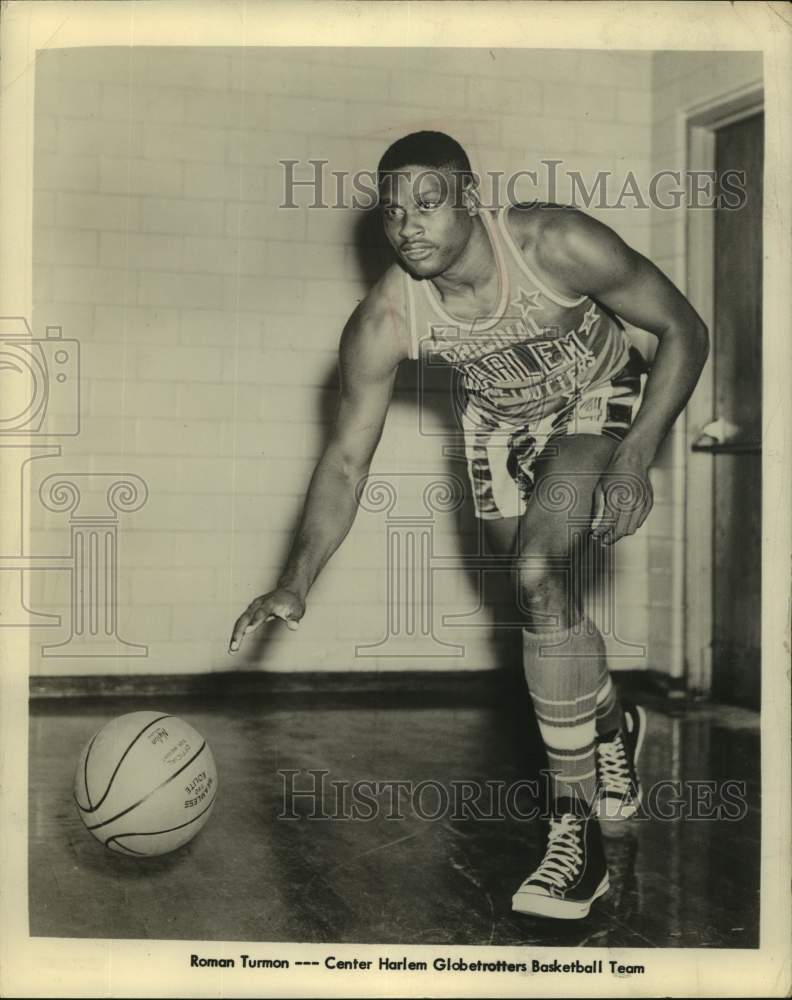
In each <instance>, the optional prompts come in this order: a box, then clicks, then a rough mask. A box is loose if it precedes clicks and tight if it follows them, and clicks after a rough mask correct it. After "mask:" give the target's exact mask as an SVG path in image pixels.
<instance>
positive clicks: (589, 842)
mask: <svg viewBox="0 0 792 1000" xmlns="http://www.w3.org/2000/svg"><path fill="white" fill-rule="evenodd" d="M607 891H608V868H607V865H606V863H605V852H604V851H603V848H602V837H601V835H600V830H599V825H598V823H597V820H596V817H594V816H592V815H590V814H589V815H584V814H583V813H582V812H581V810H580V808H579V807H578V808H577V809H575V806H574V804H573V803H572V801H571V800H569V799H560V800H558V801H557V802H556V806H555V815H554V816H553V817H552V818H551V820H550V833H549V836H548V838H547V850H546V851H545V856H544V858H543V859H542V862H541V864H540V865H539V867H538V868H537V869H536V871H535V872H534V873H533V874H532V875H529V876H528V878H527V879H526V880H525V881H524V882H523V884H522V885H521V886H520V888H519V889H518V890H517V892H515V894H514V895H513V896H512V909H513V910H516V911H517V912H518V913H528V914H533V915H535V916H540V917H559V918H561V919H562V920H575V919H578V918H580V917H586V916H588V912H589V910H590V909H591V904H592V903H593V902H594V900H595V899H597V898H598V897H599V896H602V895H603V894H604V893H606V892H607Z"/></svg>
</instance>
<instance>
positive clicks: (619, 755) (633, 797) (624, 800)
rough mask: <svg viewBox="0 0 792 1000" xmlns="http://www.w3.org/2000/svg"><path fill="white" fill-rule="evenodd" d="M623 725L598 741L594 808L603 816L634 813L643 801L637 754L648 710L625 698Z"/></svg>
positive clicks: (612, 817) (623, 816)
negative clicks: (609, 735) (616, 731)
mask: <svg viewBox="0 0 792 1000" xmlns="http://www.w3.org/2000/svg"><path fill="white" fill-rule="evenodd" d="M622 709H623V711H624V729H623V730H622V731H621V732H618V733H616V735H615V736H613V737H612V738H611V739H608V740H598V741H597V798H596V801H595V812H596V814H597V816H598V817H599V818H600V819H601V820H622V819H629V818H630V816H633V815H634V814H635V813H636V812H637V811H638V808H639V807H640V805H641V782H640V780H639V778H638V771H637V765H638V758H639V757H640V755H641V747H642V746H643V741H644V736H645V735H646V712H644V710H643V709H642V708H641V707H640V706H639V705H633V704H631V703H630V702H622Z"/></svg>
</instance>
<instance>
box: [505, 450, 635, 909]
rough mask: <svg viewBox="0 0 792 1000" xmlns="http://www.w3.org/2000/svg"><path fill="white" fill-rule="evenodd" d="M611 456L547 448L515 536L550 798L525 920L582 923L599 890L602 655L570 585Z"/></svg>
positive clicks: (603, 880) (521, 903)
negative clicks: (542, 853) (545, 834)
mask: <svg viewBox="0 0 792 1000" xmlns="http://www.w3.org/2000/svg"><path fill="white" fill-rule="evenodd" d="M615 447H616V442H615V441H613V440H612V439H610V438H606V437H598V436H590V435H571V436H567V437H564V436H560V437H556V438H554V439H553V441H552V447H548V448H547V449H545V452H544V454H543V457H540V459H539V460H538V461H537V462H536V463H535V465H534V467H533V491H532V494H531V496H530V499H529V500H528V502H527V505H526V510H525V513H524V514H523V516H522V518H521V520H520V524H519V527H518V532H517V539H516V545H515V558H514V571H515V579H516V585H517V589H518V598H519V605H520V608H521V611H522V614H523V617H524V622H525V626H524V629H523V667H524V670H525V677H526V681H527V684H528V690H529V692H530V695H531V698H532V700H533V702H534V707H535V710H536V717H537V721H538V724H539V728H540V731H541V733H542V738H543V740H544V744H545V748H546V750H547V757H548V764H549V768H550V771H551V776H550V781H551V796H552V812H551V818H550V834H549V838H548V847H547V851H546V853H545V856H544V858H543V860H542V862H541V863H540V865H539V866H538V867H537V869H536V870H535V871H534V872H533V873H532V874H531V875H530V876H529V877H528V878H527V879H526V880H525V882H524V883H523V884H522V885H521V886H520V888H519V889H518V891H517V892H516V893H515V895H514V898H513V904H512V905H513V907H514V908H515V909H516V910H518V911H520V912H524V913H531V914H540V915H544V916H556V917H571V918H576V917H582V916H585V915H586V914H587V913H588V911H589V908H590V906H591V903H592V902H593V901H594V900H595V899H596V898H597V897H598V896H600V895H602V894H603V893H604V892H606V891H607V888H608V872H607V866H606V863H605V855H604V851H603V848H602V841H601V835H600V831H599V827H598V824H597V820H596V818H595V817H594V815H593V812H592V809H593V805H594V800H595V796H596V791H597V767H596V720H597V694H598V691H599V689H600V688H601V686H602V684H601V674H602V670H603V659H604V647H603V643H602V637H601V635H600V634H599V632H598V631H597V630H596V629H595V628H594V627H593V626H592V625H591V624H590V623H589V622H588V619H585V618H584V616H583V613H582V608H581V595H580V593H579V592H578V588H577V587H576V585H575V581H577V580H579V579H580V578H581V576H580V570H579V561H580V559H581V558H582V557H583V555H584V552H585V547H586V545H587V544H588V528H589V526H590V518H591V511H592V506H593V495H594V488H595V486H596V484H597V482H598V480H599V477H600V475H601V474H602V472H603V471H604V470H605V468H606V467H607V464H608V462H609V460H610V457H611V455H612V454H613V450H614V448H615Z"/></svg>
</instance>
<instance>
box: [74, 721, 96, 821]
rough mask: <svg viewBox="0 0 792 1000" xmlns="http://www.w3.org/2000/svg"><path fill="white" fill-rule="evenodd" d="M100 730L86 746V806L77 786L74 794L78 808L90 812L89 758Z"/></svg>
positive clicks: (84, 774) (84, 765)
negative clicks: (78, 796)
mask: <svg viewBox="0 0 792 1000" xmlns="http://www.w3.org/2000/svg"><path fill="white" fill-rule="evenodd" d="M99 732H101V730H99ZM99 732H96V733H94V734H93V736H92V737H91V742H90V743H89V744H88V747H87V748H86V751H85V760H84V761H83V769H82V770H83V787H84V789H85V797H86V799H87V800H88V805H87V806H84V805H83V804H82V803H81V802H80V800H79V799H78V798H77V789H76V788H75V789H74V796H73V798H74V801H75V802H76V803H77V808H78V809H81V810H82V811H83V812H90V811H91V810H92V809H93V805H92V804H91V790H90V789H89V788H88V758H89V757H90V756H91V750H93V745H94V743H96V737H97V736H98V735H99Z"/></svg>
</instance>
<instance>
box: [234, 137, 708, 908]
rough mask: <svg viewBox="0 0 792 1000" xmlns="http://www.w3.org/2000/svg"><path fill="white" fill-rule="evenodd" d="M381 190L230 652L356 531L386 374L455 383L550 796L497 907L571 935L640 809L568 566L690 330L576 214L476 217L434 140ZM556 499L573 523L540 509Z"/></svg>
mask: <svg viewBox="0 0 792 1000" xmlns="http://www.w3.org/2000/svg"><path fill="white" fill-rule="evenodd" d="M379 185H380V192H379V193H380V202H381V208H382V213H383V220H384V226H385V233H386V235H387V237H388V240H389V241H390V243H391V244H392V246H393V249H394V251H395V253H396V257H397V262H396V263H394V264H393V265H392V266H391V267H390V268H389V269H388V270H387V271H386V272H385V273H384V274H383V275H382V277H381V279H380V280H379V282H378V283H377V284H376V285H375V286H374V288H373V289H372V290H371V292H370V293H369V294H368V295H367V296H366V298H365V299H364V300H363V301H362V302H361V303H360V305H359V306H358V307H357V309H355V311H354V312H353V314H352V316H351V317H350V319H349V321H348V322H347V324H346V327H345V329H344V331H343V334H342V337H341V344H340V398H339V406H338V413H337V418H336V422H335V426H334V429H333V432H332V435H331V437H330V440H329V442H328V444H327V447H326V448H325V450H324V453H323V455H322V457H321V459H320V460H319V462H318V464H317V466H316V470H315V472H314V475H313V478H312V480H311V484H310V488H309V491H308V495H307V497H306V501H305V507H304V511H303V515H302V521H301V524H300V527H299V529H298V531H297V533H296V536H295V539H294V543H293V547H292V550H291V553H290V555H289V558H288V561H287V563H286V566H285V568H284V571H283V573H282V575H281V577H280V580H279V581H278V584H277V587H276V588H275V589H274V590H272V591H271V592H269V593H267V594H265V595H263V596H262V597H259V598H257V599H256V600H254V601H253V602H252V603H251V604H250V606H249V607H248V608H247V610H246V611H245V612H244V614H242V615H241V616H240V618H239V619H238V620H237V622H236V624H235V626H234V630H233V634H232V637H231V644H230V650H231V651H234V650H236V649H238V648H239V644H240V643H241V641H242V638H243V636H244V635H245V634H246V633H249V632H251V631H253V630H254V629H257V628H258V627H260V626H261V625H262V624H263V623H264V622H267V621H270V620H272V619H276V618H277V619H282V620H283V621H284V622H285V623H286V624H287V626H289V627H290V628H296V627H297V623H298V622H299V620H300V619H301V618H302V616H303V614H304V613H305V601H306V596H307V594H308V592H309V590H310V588H311V585H312V584H313V582H314V580H315V579H316V577H317V575H318V574H319V572H320V571H321V569H322V567H323V566H324V565H325V563H326V562H327V560H328V559H329V558H330V556H331V555H332V553H333V552H334V551H335V550H336V549H337V548H338V546H339V545H340V543H341V541H342V540H343V538H344V537H345V535H346V534H347V532H348V531H349V529H350V527H351V525H352V522H353V520H354V517H355V514H356V511H357V499H356V487H357V486H358V484H359V483H360V481H361V479H362V478H363V477H365V476H366V474H367V472H368V469H369V465H370V463H371V460H372V456H373V455H374V451H375V449H376V447H377V444H378V442H379V440H380V435H381V432H382V428H383V423H384V420H385V415H386V412H387V409H388V405H389V402H390V398H391V392H392V389H393V384H394V379H395V376H396V370H397V368H398V366H399V364H400V363H401V362H402V361H404V360H406V359H408V358H412V359H426V358H429V357H432V358H434V359H438V358H439V359H443V360H445V361H446V362H448V363H449V364H451V365H452V366H454V367H455V369H456V370H457V372H458V373H459V376H460V378H461V381H462V384H463V387H464V403H463V406H462V412H461V415H460V419H461V424H462V427H463V429H464V435H465V441H466V454H467V464H468V471H469V476H470V482H471V488H472V494H473V500H474V505H475V510H476V515H477V516H478V517H479V518H482V519H483V520H484V526H485V533H486V535H487V538H488V541H489V543H490V544H491V545H492V546H493V547H494V548H495V550H496V551H498V552H501V553H509V554H511V556H512V557H513V561H512V565H513V572H514V578H515V582H516V586H517V593H518V598H519V601H518V603H519V606H520V608H521V609H522V612H523V615H524V629H523V632H522V639H523V666H524V671H525V677H526V680H527V685H528V690H529V692H530V694H531V697H532V699H533V702H534V706H535V710H536V716H537V720H538V723H539V728H540V731H541V734H542V738H543V740H544V743H545V747H546V750H547V756H548V761H549V765H550V767H549V770H550V772H551V774H552V782H553V784H552V801H553V809H552V817H551V820H550V830H549V837H548V843H547V849H546V853H545V855H544V858H543V859H542V860H541V862H540V863H539V864H538V866H537V867H536V869H535V871H533V873H532V874H530V875H529V876H528V878H526V880H525V882H523V884H522V885H521V886H520V887H519V888H518V889H517V891H516V893H515V894H514V896H513V899H512V906H513V908H514V909H515V910H517V911H519V912H523V913H529V914H538V915H543V916H551V917H561V918H570V917H572V918H576V917H583V916H586V915H587V914H588V912H589V909H590V907H591V904H592V902H593V901H594V900H595V899H596V898H597V897H599V896H601V895H602V894H603V893H604V892H606V891H607V888H608V872H607V867H606V862H605V855H604V851H603V847H602V841H601V831H600V827H599V824H598V817H604V816H607V817H610V818H625V817H627V816H629V815H631V814H633V813H634V812H635V811H636V809H637V807H638V805H639V802H640V785H639V782H638V776H637V773H636V768H635V763H636V759H637V757H638V753H639V751H640V747H641V742H642V740H643V736H644V714H643V712H642V711H641V710H640V709H638V708H637V707H635V706H631V705H630V706H628V705H626V704H625V706H624V707H622V706H621V705H620V703H619V701H618V699H617V695H616V691H615V689H614V687H613V685H612V683H611V679H610V676H609V673H608V668H607V665H606V659H605V648H604V644H603V640H602V636H601V635H600V633H599V632H598V631H597V629H596V628H595V626H594V625H593V624H592V623H591V622H590V621H589V620H588V619H587V618H585V617H584V615H583V612H582V609H581V607H580V601H579V597H578V595H577V594H575V593H573V592H572V588H571V585H570V580H572V579H575V577H576V575H577V574H576V573H575V572H574V571H573V572H568V571H567V567H568V566H570V565H572V566H574V563H575V561H576V560H579V559H581V558H582V557H583V555H584V550H585V549H586V547H587V546H591V545H596V544H613V543H614V542H616V541H617V540H618V539H620V538H622V537H624V536H625V535H631V534H633V533H634V532H635V531H636V530H637V529H638V528H639V527H640V526H641V524H642V523H643V521H644V519H645V518H646V516H647V514H648V513H649V510H650V508H651V505H652V490H651V486H650V484H649V478H648V470H649V467H650V465H651V463H652V461H653V459H654V457H655V454H656V453H657V450H658V448H659V446H660V444H661V442H662V441H663V438H664V437H665V435H666V433H667V432H668V430H669V428H670V427H671V425H672V424H673V422H674V420H675V418H676V417H677V415H678V414H679V413H680V411H681V410H682V408H683V407H684V405H685V403H686V402H687V400H688V398H689V396H690V394H691V392H692V391H693V388H694V386H695V385H696V381H697V379H698V377H699V373H700V372H701V368H702V366H703V364H704V361H705V359H706V356H707V352H708V334H707V330H706V328H705V326H704V324H703V322H702V320H701V319H700V317H699V316H698V315H697V314H696V313H695V311H694V310H693V308H692V307H691V305H690V304H689V303H688V302H687V300H686V299H685V298H684V297H683V296H682V295H681V294H680V293H679V292H678V291H677V289H676V288H675V287H674V286H673V285H672V284H671V282H670V281H668V280H667V279H666V278H665V277H664V276H663V275H662V274H661V273H660V271H658V270H657V268H656V267H654V266H653V265H652V264H651V263H650V262H649V261H648V260H647V259H646V258H644V257H642V256H641V255H640V254H639V253H636V252H635V251H634V250H632V249H630V248H629V247H628V246H626V245H625V244H624V243H623V242H622V240H621V239H620V238H619V237H618V236H617V235H616V234H615V233H614V232H613V231H612V230H611V229H609V228H608V227H607V226H605V225H602V224H601V223H599V222H597V221H595V220H593V219H592V218H590V217H588V216H586V215H585V214H583V213H582V212H579V211H577V210H574V209H569V208H565V209H560V208H559V207H558V206H546V205H540V204H532V205H516V206H506V207H505V208H503V209H501V210H500V211H498V212H496V213H494V214H493V213H491V212H489V211H484V210H483V209H482V208H481V207H480V203H479V200H478V198H477V188H476V184H475V178H474V177H473V175H472V171H471V167H470V163H469V160H468V157H467V155H466V153H465V152H464V150H463V149H462V147H461V146H460V145H459V144H458V143H457V142H456V141H455V140H453V139H452V138H450V137H449V136H446V135H444V134H442V133H437V132H418V133H415V134H412V135H408V136H406V137H405V138H402V139H400V140H399V141H397V142H396V143H394V144H393V145H392V146H391V147H390V148H389V149H388V150H387V152H386V153H385V155H384V156H383V157H382V160H381V161H380V164H379ZM617 317H621V318H623V319H624V320H626V321H627V322H628V323H631V324H633V325H635V326H636V327H639V328H641V329H643V330H648V331H650V332H651V333H652V334H654V335H655V336H656V337H657V338H658V340H659V346H658V349H657V352H656V355H655V359H654V362H653V365H652V368H651V372H650V373H649V376H648V379H646V385H645V387H644V391H643V396H642V398H641V374H642V373H645V370H646V369H645V365H644V364H643V360H642V358H641V356H640V355H639V354H638V352H637V351H636V350H635V348H633V347H631V345H630V342H629V340H628V338H627V335H626V333H625V331H624V328H623V327H622V324H621V323H620V322H619V319H618V318H617ZM559 482H563V483H565V484H567V486H568V487H569V489H570V490H571V494H569V495H571V496H573V498H574V499H573V501H572V509H571V510H570V509H569V507H568V505H562V506H564V509H563V510H562V511H559V510H558V507H559V505H558V504H555V505H554V504H553V503H551V502H548V499H547V498H548V497H549V496H552V485H553V483H559ZM625 496H629V497H631V498H632V499H631V502H629V503H627V502H625ZM570 518H575V519H576V520H580V519H582V520H583V522H584V523H588V524H590V534H589V536H588V537H587V538H586V539H585V544H581V543H580V541H577V542H575V541H572V542H571V541H570V532H569V530H568V525H569V523H570ZM592 539H593V540H592Z"/></svg>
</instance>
